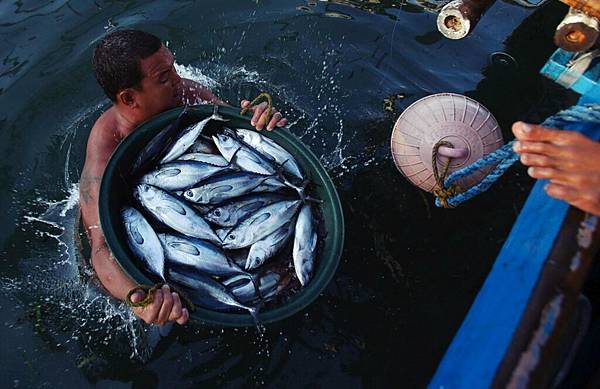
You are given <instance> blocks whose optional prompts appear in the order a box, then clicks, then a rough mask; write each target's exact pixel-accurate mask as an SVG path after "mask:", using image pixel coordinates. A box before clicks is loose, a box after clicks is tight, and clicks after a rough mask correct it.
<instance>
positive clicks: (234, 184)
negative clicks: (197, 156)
mask: <svg viewBox="0 0 600 389" xmlns="http://www.w3.org/2000/svg"><path fill="white" fill-rule="evenodd" d="M267 180H269V181H270V182H269V184H268V185H269V186H268V187H265V189H272V190H275V188H276V184H275V183H274V182H272V180H274V177H265V176H263V175H260V174H254V173H242V172H239V173H232V174H227V175H224V176H218V177H213V178H210V179H208V180H206V181H205V182H203V183H202V184H200V185H199V186H197V187H195V188H190V189H188V190H186V191H185V192H184V193H183V197H184V198H185V199H186V200H189V201H192V202H194V203H197V204H219V203H221V202H223V201H226V200H229V199H232V198H234V197H238V196H242V195H245V194H248V193H250V192H252V191H254V190H255V189H256V188H257V187H258V186H260V185H261V184H263V183H265V181H267ZM279 188H285V185H284V184H282V183H280V184H279Z"/></svg>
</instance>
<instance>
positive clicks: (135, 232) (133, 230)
mask: <svg viewBox="0 0 600 389" xmlns="http://www.w3.org/2000/svg"><path fill="white" fill-rule="evenodd" d="M129 228H130V229H129V231H131V235H132V236H133V239H134V240H135V243H137V244H139V245H143V244H144V237H143V236H142V234H140V231H139V230H138V228H137V226H135V225H132V224H130V225H129Z"/></svg>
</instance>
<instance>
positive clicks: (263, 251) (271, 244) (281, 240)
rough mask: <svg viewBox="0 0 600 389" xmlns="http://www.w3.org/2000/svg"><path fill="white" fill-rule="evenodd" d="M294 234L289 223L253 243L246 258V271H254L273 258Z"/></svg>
mask: <svg viewBox="0 0 600 389" xmlns="http://www.w3.org/2000/svg"><path fill="white" fill-rule="evenodd" d="M293 233H294V223H293V221H290V222H289V223H287V224H285V225H284V226H283V227H281V228H280V229H278V230H276V231H275V232H273V233H272V234H270V235H267V236H266V237H265V238H263V239H261V240H259V241H258V242H256V243H254V244H253V245H252V246H251V247H250V251H249V252H248V257H247V258H246V265H245V268H246V270H252V269H256V268H257V267H259V266H261V265H262V264H263V263H265V261H266V260H267V259H269V258H271V257H272V256H274V255H275V254H276V253H277V252H278V251H279V250H280V249H281V248H282V247H283V246H285V244H286V243H287V242H288V240H289V239H290V237H291V236H292V234H293Z"/></svg>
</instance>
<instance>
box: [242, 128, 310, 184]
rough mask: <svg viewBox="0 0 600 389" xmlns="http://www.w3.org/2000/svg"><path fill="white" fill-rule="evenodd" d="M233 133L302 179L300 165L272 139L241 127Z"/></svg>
mask: <svg viewBox="0 0 600 389" xmlns="http://www.w3.org/2000/svg"><path fill="white" fill-rule="evenodd" d="M235 133H236V135H237V136H238V138H239V139H240V140H241V141H242V142H244V143H246V144H248V145H249V146H251V147H253V148H254V149H255V150H256V151H258V152H259V153H262V154H263V155H264V156H265V157H267V158H269V159H270V160H272V161H275V162H276V163H277V164H278V165H280V166H282V167H283V170H284V171H286V172H288V173H290V174H291V175H293V176H295V177H298V178H299V179H301V180H303V179H304V175H303V174H302V171H301V170H300V166H299V165H298V162H296V160H295V159H294V157H293V156H292V154H290V153H289V152H288V151H287V150H286V149H284V148H283V147H281V146H280V145H278V144H277V143H275V142H274V141H273V140H272V139H269V138H267V137H266V136H263V135H261V134H259V133H258V132H256V131H251V130H244V129H241V128H238V129H237V130H235Z"/></svg>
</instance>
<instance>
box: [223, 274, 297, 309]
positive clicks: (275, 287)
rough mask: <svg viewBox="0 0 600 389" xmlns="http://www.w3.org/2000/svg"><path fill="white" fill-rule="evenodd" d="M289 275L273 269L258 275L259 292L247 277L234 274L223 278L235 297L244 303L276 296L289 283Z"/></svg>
mask: <svg viewBox="0 0 600 389" xmlns="http://www.w3.org/2000/svg"><path fill="white" fill-rule="evenodd" d="M289 281H290V278H289V277H288V276H285V275H282V274H279V273H277V272H274V271H272V270H268V271H266V272H265V273H264V274H262V275H261V276H260V277H258V281H257V283H258V285H259V287H258V292H257V290H256V287H255V286H254V284H253V283H252V282H250V281H249V280H248V279H247V278H244V277H239V276H233V277H231V278H228V279H226V280H223V285H225V286H226V287H227V288H228V289H229V290H230V291H231V293H232V294H233V295H234V296H235V298H236V299H237V300H238V301H239V302H241V303H243V304H253V305H254V304H257V303H258V302H259V301H261V300H262V301H268V300H271V299H273V298H274V297H276V296H277V295H278V294H279V293H280V292H281V291H282V290H283V289H285V288H286V287H287V285H288V284H289Z"/></svg>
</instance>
